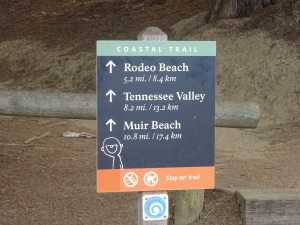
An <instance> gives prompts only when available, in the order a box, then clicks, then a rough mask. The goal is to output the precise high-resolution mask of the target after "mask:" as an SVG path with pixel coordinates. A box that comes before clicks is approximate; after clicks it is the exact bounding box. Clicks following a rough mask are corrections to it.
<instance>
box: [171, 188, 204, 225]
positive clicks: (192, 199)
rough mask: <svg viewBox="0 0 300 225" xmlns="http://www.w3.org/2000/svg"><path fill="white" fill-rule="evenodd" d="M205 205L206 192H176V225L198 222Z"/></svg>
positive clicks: (200, 190) (201, 190)
mask: <svg viewBox="0 0 300 225" xmlns="http://www.w3.org/2000/svg"><path fill="white" fill-rule="evenodd" d="M203 205H204V190H203V189H199V190H180V191H176V199H175V217H174V222H175V225H187V224H191V223H193V222H194V221H195V220H197V219H198V218H199V216H200V213H201V212H202V209H203Z"/></svg>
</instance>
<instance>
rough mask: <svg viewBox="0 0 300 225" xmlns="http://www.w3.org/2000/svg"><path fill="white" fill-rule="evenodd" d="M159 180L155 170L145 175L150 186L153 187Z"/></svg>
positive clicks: (146, 182)
mask: <svg viewBox="0 0 300 225" xmlns="http://www.w3.org/2000/svg"><path fill="white" fill-rule="evenodd" d="M157 182H158V176H157V174H156V173H154V172H148V173H146V174H145V176H144V183H145V184H146V185H147V186H149V187H152V186H155V185H156V184H157Z"/></svg>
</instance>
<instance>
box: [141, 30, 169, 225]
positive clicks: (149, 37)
mask: <svg viewBox="0 0 300 225" xmlns="http://www.w3.org/2000/svg"><path fill="white" fill-rule="evenodd" d="M138 40H139V41H167V40H168V35H167V34H165V33H164V32H163V31H162V30H160V29H159V28H158V27H147V28H145V29H144V30H142V31H141V32H140V33H139V34H138ZM154 194H167V192H166V191H154V192H150V191H148V192H146V191H143V192H140V193H139V199H138V224H139V225H153V224H155V225H167V224H168V221H167V220H157V221H144V219H143V196H144V195H154Z"/></svg>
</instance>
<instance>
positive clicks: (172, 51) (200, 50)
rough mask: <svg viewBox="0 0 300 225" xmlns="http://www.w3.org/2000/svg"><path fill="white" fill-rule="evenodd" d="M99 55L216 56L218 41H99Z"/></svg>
mask: <svg viewBox="0 0 300 225" xmlns="http://www.w3.org/2000/svg"><path fill="white" fill-rule="evenodd" d="M97 56H216V42H215V41H97Z"/></svg>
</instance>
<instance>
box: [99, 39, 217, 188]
mask: <svg viewBox="0 0 300 225" xmlns="http://www.w3.org/2000/svg"><path fill="white" fill-rule="evenodd" d="M215 63H216V43H215V42H198V41H197V42H196V41H195V42H193V41H189V42H177V41H168V42H167V41H161V42H155V41H147V42H144V41H98V42H97V149H98V167H97V169H98V170H97V180H98V186H97V190H98V192H118V191H154V190H177V189H206V188H213V187H214V129H215V122H214V120H215Z"/></svg>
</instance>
